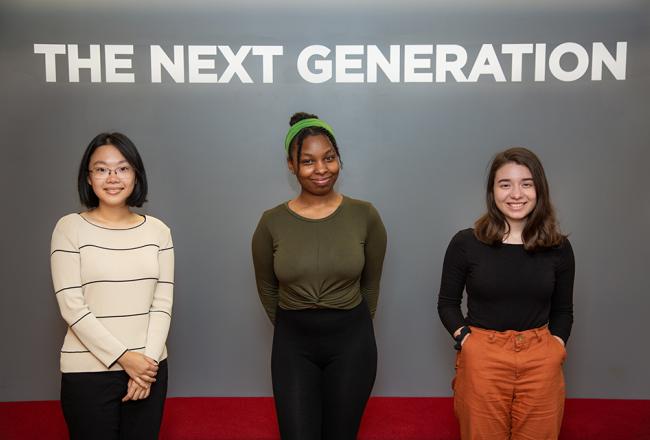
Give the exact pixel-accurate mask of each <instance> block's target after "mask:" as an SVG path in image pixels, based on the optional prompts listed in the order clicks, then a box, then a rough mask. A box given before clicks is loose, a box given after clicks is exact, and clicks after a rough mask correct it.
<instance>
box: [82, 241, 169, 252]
mask: <svg viewBox="0 0 650 440" xmlns="http://www.w3.org/2000/svg"><path fill="white" fill-rule="evenodd" d="M148 246H155V247H157V248H159V247H160V246H158V245H157V244H154V243H151V244H143V245H142V246H136V247H131V248H109V247H104V246H98V245H96V244H84V245H83V246H79V249H83V248H85V247H94V248H98V249H105V250H107V251H132V250H134V249H142V248H145V247H148Z"/></svg>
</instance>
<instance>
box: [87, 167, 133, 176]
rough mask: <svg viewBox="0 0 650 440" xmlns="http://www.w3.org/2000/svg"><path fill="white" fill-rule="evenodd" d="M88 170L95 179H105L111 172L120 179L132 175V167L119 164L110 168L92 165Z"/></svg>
mask: <svg viewBox="0 0 650 440" xmlns="http://www.w3.org/2000/svg"><path fill="white" fill-rule="evenodd" d="M88 171H89V172H90V173H91V174H92V175H93V177H94V178H96V179H107V178H108V176H110V175H111V173H115V175H116V176H117V177H118V178H120V179H124V178H127V177H131V176H132V175H133V169H132V168H131V167H128V166H121V167H117V168H115V169H110V168H107V167H94V168H92V169H90V170H88Z"/></svg>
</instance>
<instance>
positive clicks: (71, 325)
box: [70, 312, 90, 328]
mask: <svg viewBox="0 0 650 440" xmlns="http://www.w3.org/2000/svg"><path fill="white" fill-rule="evenodd" d="M88 315H90V312H88V313H86V314H85V315H83V316H82V317H81V318H79V319H77V320H76V321H75V322H73V323H72V324H70V328H72V327H73V326H74V325H75V324H76V323H78V322H79V321H81V320H82V319H84V318H85V317H86V316H88Z"/></svg>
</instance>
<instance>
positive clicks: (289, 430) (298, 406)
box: [271, 301, 377, 440]
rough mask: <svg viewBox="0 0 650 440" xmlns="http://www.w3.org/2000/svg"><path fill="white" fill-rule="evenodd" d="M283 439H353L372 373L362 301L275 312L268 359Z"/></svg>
mask: <svg viewBox="0 0 650 440" xmlns="http://www.w3.org/2000/svg"><path fill="white" fill-rule="evenodd" d="M271 372H272V375H273V396H274V397H275V407H276V410H277V414H278V423H279V425H280V435H281V437H282V439H283V440H354V439H356V437H357V432H358V431H359V424H360V423H361V416H362V415H363V410H364V408H365V406H366V402H367V401H368V397H369V396H370V391H371V390H372V386H373V384H374V382H375V375H376V372H377V346H376V344H375V334H374V330H373V327H372V320H371V318H370V312H369V311H368V306H367V305H366V303H365V301H363V302H362V303H361V304H359V305H358V306H357V307H355V308H353V309H351V310H334V309H317V310H283V309H280V308H278V311H277V314H276V324H275V334H274V336H273V355H272V360H271Z"/></svg>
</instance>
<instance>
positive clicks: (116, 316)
mask: <svg viewBox="0 0 650 440" xmlns="http://www.w3.org/2000/svg"><path fill="white" fill-rule="evenodd" d="M148 314H149V312H144V313H133V314H131V315H110V316H97V317H96V318H97V319H104V318H128V317H130V316H142V315H148Z"/></svg>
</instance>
